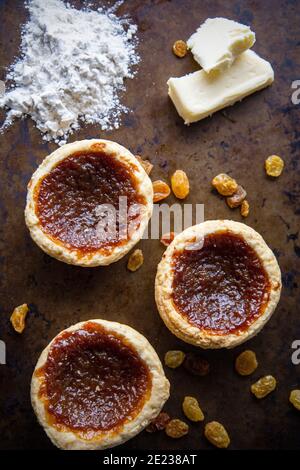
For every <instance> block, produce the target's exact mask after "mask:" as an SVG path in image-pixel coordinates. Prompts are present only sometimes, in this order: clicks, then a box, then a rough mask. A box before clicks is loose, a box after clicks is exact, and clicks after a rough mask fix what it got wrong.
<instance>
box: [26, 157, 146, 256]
mask: <svg viewBox="0 0 300 470" xmlns="http://www.w3.org/2000/svg"><path fill="white" fill-rule="evenodd" d="M137 189H138V183H137V181H136V178H135V177H134V175H133V174H132V172H131V170H130V168H128V167H127V166H126V165H125V164H124V163H122V162H120V161H119V160H117V159H116V158H115V157H114V156H112V155H108V154H106V153H105V152H104V151H97V152H87V153H77V154H73V155H71V156H69V157H67V158H65V159H64V160H63V161H61V162H60V163H59V164H58V165H57V166H56V167H55V168H53V169H52V170H51V171H50V172H49V173H48V174H47V175H46V176H45V177H44V178H43V179H42V180H41V181H40V184H39V186H38V188H37V189H36V194H35V198H36V207H37V209H36V212H37V216H38V218H39V221H40V224H41V227H42V230H43V231H44V232H45V233H46V234H47V235H49V236H50V237H51V238H52V239H54V240H55V241H57V242H59V243H61V244H63V245H65V246H67V247H68V248H69V249H74V250H77V251H78V252H79V254H80V252H81V253H82V254H86V253H91V252H95V251H97V250H101V249H103V250H106V251H109V249H111V248H113V247H115V246H117V245H122V244H124V243H125V242H126V241H127V240H128V238H130V234H129V233H128V230H127V228H128V226H129V225H131V226H133V228H136V229H137V228H138V227H139V224H140V215H141V214H140V211H139V209H138V208H139V207H141V206H142V205H145V204H146V202H145V198H144V197H143V196H141V195H139V194H138V192H137ZM120 198H122V200H123V204H125V205H123V209H122V210H121V209H120ZM124 198H126V199H124ZM124 224H125V227H124Z"/></svg>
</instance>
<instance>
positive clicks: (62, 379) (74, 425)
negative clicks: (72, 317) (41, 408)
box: [36, 322, 151, 433]
mask: <svg viewBox="0 0 300 470" xmlns="http://www.w3.org/2000/svg"><path fill="white" fill-rule="evenodd" d="M36 374H37V376H39V377H41V378H42V385H41V387H40V398H41V399H42V400H43V401H44V403H45V407H46V412H47V415H48V417H49V421H50V422H51V423H52V424H53V425H54V426H57V427H58V428H60V427H63V428H67V429H71V430H73V431H80V432H81V433H88V432H91V431H92V432H101V431H102V432H103V431H109V430H111V429H115V428H118V427H120V426H121V425H122V424H123V423H124V422H125V421H126V420H127V419H128V418H131V419H132V418H133V417H134V416H136V415H137V414H138V412H139V411H140V410H141V408H142V407H143V405H144V403H145V400H146V398H147V396H148V394H149V393H150V389H151V376H150V373H149V370H148V366H147V365H146V364H145V363H144V362H143V361H142V359H141V358H140V357H139V355H138V354H137V352H136V351H135V350H134V349H133V347H132V346H131V345H129V344H127V343H126V342H125V340H124V339H123V338H121V337H119V336H118V335H116V334H115V333H112V332H109V331H107V330H105V329H104V328H103V327H102V326H100V325H99V324H97V323H94V322H89V323H86V324H85V326H84V327H82V328H81V329H79V330H76V331H74V332H64V333H62V334H60V335H59V336H58V338H57V339H56V340H55V341H54V343H52V345H51V348H50V351H49V353H48V357H47V361H46V363H45V365H44V366H43V368H42V369H40V370H38V371H37V372H36Z"/></svg>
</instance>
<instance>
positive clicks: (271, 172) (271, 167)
mask: <svg viewBox="0 0 300 470" xmlns="http://www.w3.org/2000/svg"><path fill="white" fill-rule="evenodd" d="M283 167H284V161H283V160H282V158H280V157H278V155H271V156H270V157H268V158H267V159H266V161H265V169H266V172H267V175H268V176H273V177H274V178H277V177H278V176H280V175H281V173H282V170H283Z"/></svg>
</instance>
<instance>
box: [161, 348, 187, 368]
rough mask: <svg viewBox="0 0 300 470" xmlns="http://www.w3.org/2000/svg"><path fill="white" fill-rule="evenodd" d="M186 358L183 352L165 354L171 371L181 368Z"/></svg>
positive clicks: (166, 362)
mask: <svg viewBox="0 0 300 470" xmlns="http://www.w3.org/2000/svg"><path fill="white" fill-rule="evenodd" d="M184 358H185V354H184V352H183V351H176V350H174V351H168V352H166V354H165V364H166V366H168V367H170V368H171V369H176V368H177V367H179V366H181V364H182V363H183V361H184Z"/></svg>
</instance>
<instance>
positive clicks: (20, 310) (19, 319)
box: [10, 304, 29, 333]
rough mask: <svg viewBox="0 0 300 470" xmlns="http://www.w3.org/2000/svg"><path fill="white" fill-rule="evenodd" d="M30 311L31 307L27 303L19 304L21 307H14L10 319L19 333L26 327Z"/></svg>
mask: <svg viewBox="0 0 300 470" xmlns="http://www.w3.org/2000/svg"><path fill="white" fill-rule="evenodd" d="M28 312H29V308H28V305H27V304H22V305H19V307H16V308H15V309H14V311H13V313H12V315H11V317H10V321H11V324H12V326H13V327H14V330H15V331H16V332H17V333H23V331H24V328H25V319H26V315H27V313H28Z"/></svg>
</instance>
